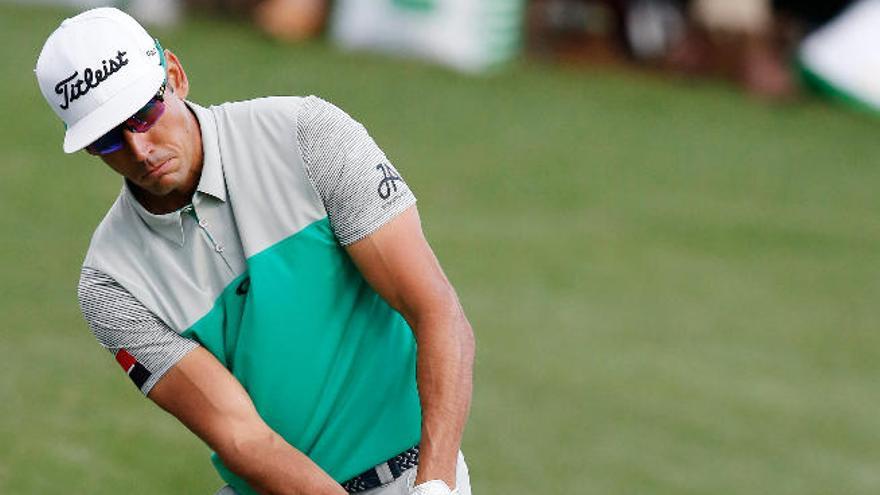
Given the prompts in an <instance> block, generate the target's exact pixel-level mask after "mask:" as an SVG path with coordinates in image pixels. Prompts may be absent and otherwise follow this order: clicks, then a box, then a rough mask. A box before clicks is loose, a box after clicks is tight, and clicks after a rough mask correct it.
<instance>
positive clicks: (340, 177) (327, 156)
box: [296, 96, 416, 246]
mask: <svg viewBox="0 0 880 495" xmlns="http://www.w3.org/2000/svg"><path fill="white" fill-rule="evenodd" d="M296 122H297V129H296V132H297V141H298V142H299V147H300V152H301V154H302V157H303V161H304V163H305V167H306V173H307V174H308V176H309V179H310V180H311V181H312V185H314V187H315V189H316V190H317V191H318V195H319V196H320V197H321V200H322V201H323V202H324V208H325V209H326V210H327V215H328V216H329V217H330V225H331V226H332V228H333V232H334V234H335V235H336V238H337V239H338V240H339V242H340V244H342V245H343V246H346V245H349V244H352V243H354V242H357V241H359V240H361V239H363V238H364V237H366V236H368V235H370V234H371V233H373V232H375V231H376V230H378V229H379V227H381V226H382V225H384V224H385V223H386V222H388V221H389V220H391V219H392V218H394V217H395V216H397V215H398V214H400V213H401V212H403V211H404V210H406V209H407V208H409V207H410V206H412V205H413V204H415V202H416V198H415V196H414V195H413V193H412V191H410V189H409V186H407V184H406V182H405V181H404V180H403V178H401V176H400V174H399V173H398V172H397V169H395V168H394V166H393V165H392V164H391V162H390V161H389V160H388V158H387V157H386V156H385V154H384V153H383V152H382V150H381V149H379V146H378V145H376V143H375V141H373V138H371V137H370V135H369V134H368V133H367V130H366V129H364V126H362V125H361V124H360V123H358V122H357V121H356V120H354V119H352V118H351V117H350V116H349V115H348V114H347V113H345V112H344V111H342V110H340V109H339V108H337V107H336V106H334V105H333V104H331V103H328V102H326V101H324V100H322V99H320V98H318V97H316V96H309V97H307V98H306V99H305V101H304V102H303V105H302V106H301V107H300V109H299V110H298V115H297V119H296Z"/></svg>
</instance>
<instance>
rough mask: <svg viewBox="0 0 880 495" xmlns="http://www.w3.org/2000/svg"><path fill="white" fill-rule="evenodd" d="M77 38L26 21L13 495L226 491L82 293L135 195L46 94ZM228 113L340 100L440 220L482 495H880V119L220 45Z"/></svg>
mask: <svg viewBox="0 0 880 495" xmlns="http://www.w3.org/2000/svg"><path fill="white" fill-rule="evenodd" d="M62 17H63V14H62V13H60V12H59V11H57V10H52V9H30V8H24V7H9V6H0V32H2V33H3V38H4V43H3V44H2V46H0V55H2V57H0V58H2V60H3V61H4V64H3V69H0V70H2V71H3V93H4V97H3V99H2V100H0V101H2V103H0V105H2V107H0V108H2V110H3V120H2V123H0V126H2V128H0V146H2V150H3V158H2V160H0V229H2V232H4V234H3V241H2V244H0V246H2V251H0V254H2V256H0V260H2V261H0V263H2V264H3V265H2V273H3V282H4V283H3V284H2V288H0V293H2V297H0V314H2V315H3V318H4V325H3V327H2V329H0V335H2V339H3V340H2V342H3V345H2V346H0V362H2V363H3V373H2V374H0V395H2V397H3V408H4V409H3V411H4V414H3V420H2V421H0V493H3V494H43V493H61V492H63V493H88V494H103V493H108V494H110V493H120V492H122V493H127V494H130V495H137V494H153V493H181V494H183V493H186V494H210V493H213V490H216V489H217V488H218V487H219V486H220V484H221V482H220V481H219V478H217V476H216V475H215V474H214V472H213V470H212V468H211V467H210V464H209V462H208V459H207V449H206V448H205V447H203V446H202V445H201V443H200V442H199V441H198V440H197V439H195V438H194V437H193V436H192V435H191V434H190V433H189V432H187V431H186V430H185V429H184V428H182V427H180V426H178V425H177V423H176V422H175V421H174V420H173V418H171V417H169V416H168V415H166V414H165V413H163V412H161V411H160V410H159V409H158V408H156V407H155V406H153V405H152V403H150V402H149V401H148V400H145V399H143V398H141V397H140V396H139V394H138V392H137V391H136V390H135V389H134V387H132V386H131V385H130V383H129V382H128V380H127V378H125V377H124V375H122V373H120V372H119V371H118V368H117V366H116V364H115V363H114V362H113V360H112V358H111V356H110V355H109V353H107V352H105V351H104V350H102V349H101V348H100V347H99V346H98V345H97V344H96V343H95V341H94V338H93V337H92V336H91V335H90V333H89V331H88V329H87V327H86V325H85V323H84V322H83V321H82V319H81V317H80V316H79V312H78V308H77V305H76V300H75V291H74V289H75V285H76V281H77V276H78V271H79V264H80V262H81V259H82V256H83V254H84V252H85V249H86V247H87V244H88V239H89V236H90V234H91V231H92V229H93V228H94V226H96V225H97V223H98V222H99V221H100V219H101V217H102V215H103V213H104V212H105V211H106V209H107V208H108V207H109V205H110V203H111V202H112V200H113V198H114V197H115V195H116V193H117V192H118V189H119V180H118V179H117V178H116V177H115V176H114V175H113V174H112V172H110V171H109V170H107V169H106V167H105V166H103V165H102V164H100V163H99V162H96V161H95V160H92V159H90V157H88V156H87V155H85V154H77V155H75V156H71V157H68V156H64V155H63V154H62V152H61V134H62V132H61V131H62V129H61V125H60V123H59V122H58V121H57V120H56V119H55V117H54V115H53V114H52V112H51V111H50V110H49V109H48V107H47V106H46V104H45V102H43V100H42V97H41V96H40V94H39V91H38V89H37V86H36V83H35V80H34V77H33V75H32V72H31V69H32V68H33V66H34V62H35V60H36V57H37V54H38V51H39V48H40V46H41V44H42V42H43V40H44V38H45V36H46V35H47V34H48V33H49V32H50V31H51V30H52V29H54V27H55V26H56V25H57V23H58V21H60V19H61V18H62ZM159 34H161V37H162V41H163V44H164V45H165V46H167V47H170V48H171V49H172V50H175V51H176V53H177V54H178V55H179V56H180V57H181V59H182V61H183V63H184V65H185V67H186V68H187V69H188V73H189V77H190V80H191V83H192V92H191V95H190V96H191V98H192V99H193V100H195V101H197V102H200V103H203V104H211V103H219V102H222V101H225V100H233V99H246V98H251V97H254V96H260V95H269V94H309V93H314V94H318V95H321V96H323V97H325V98H327V99H329V100H331V101H333V102H335V103H337V104H338V105H340V106H341V107H343V108H345V109H346V110H347V111H349V113H351V114H352V115H354V116H355V117H356V118H358V119H359V120H361V121H362V122H364V123H365V124H366V126H367V127H368V128H369V129H370V131H371V133H372V134H373V136H374V137H375V138H376V140H377V141H378V142H379V143H380V145H382V146H383V147H384V148H385V150H386V151H387V153H388V155H389V156H390V157H391V159H392V160H393V161H394V162H395V164H396V165H397V166H398V168H399V169H400V170H401V171H402V172H403V173H404V174H405V176H406V177H407V179H408V181H409V183H410V184H411V186H412V188H413V189H414V190H415V191H416V193H417V195H418V196H419V198H420V203H419V204H420V208H421V212H422V216H423V220H424V223H425V228H426V232H427V234H428V236H429V238H430V240H431V242H432V244H433V246H434V247H435V250H436V251H437V253H438V255H439V257H440V259H441V261H442V263H443V265H444V267H445V269H446V270H447V272H448V274H449V275H450V277H451V279H452V280H453V282H454V283H455V285H456V287H457V288H458V290H459V293H460V296H461V298H462V300H463V303H464V305H465V307H466V309H467V311H468V314H469V316H470V318H471V321H472V323H473V326H474V328H475V330H476V332H477V336H478V344H479V350H478V358H477V370H476V371H477V376H476V390H475V396H474V404H473V412H472V416H471V421H470V424H469V427H468V430H467V433H466V438H465V441H464V451H465V454H466V455H467V456H468V459H469V462H470V465H471V475H472V482H473V486H474V489H475V493H476V494H515V493H523V494H534V493H538V494H563V493H565V494H568V493H578V494H580V493H650V494H670V495H673V494H675V495H678V494H706V493H711V494H713V495H723V494H743V493H773V494H776V495H783V494H792V495H804V494H829V493H834V494H874V493H877V492H878V491H880V448H878V446H880V414H877V411H878V410H880V388H878V386H877V383H878V378H880V373H878V372H880V333H878V332H877V330H878V327H880V325H878V323H880V309H878V308H880V304H878V301H880V222H878V218H880V202H878V201H877V190H878V189H880V156H878V149H880V148H878V142H880V141H878V136H880V120H877V119H872V118H870V117H868V116H865V115H860V114H853V113H848V112H845V111H841V110H838V109H835V108H832V107H829V106H826V105H823V104H820V103H818V102H812V101H808V102H804V103H800V104H797V105H793V106H790V107H785V108H770V107H766V106H762V105H759V104H757V103H753V102H750V101H748V100H746V99H744V98H743V97H741V96H740V95H739V94H737V93H736V92H734V91H733V90H731V89H729V88H726V87H723V86H716V85H711V84H709V85H706V84H682V83H672V82H668V81H663V80H660V79H652V78H647V77H645V76H643V75H639V74H632V73H626V72H620V71H611V70H598V69H582V70H566V69H560V68H553V67H547V66H541V65H535V64H527V63H525V64H521V65H518V66H515V67H513V68H511V69H509V70H507V71H504V72H500V73H497V74H494V75H491V76H487V77H482V78H475V79H471V78H466V77H464V76H459V75H456V74H453V73H450V72H447V71H445V70H443V69H439V68H434V67H430V66H427V65H423V64H420V63H416V62H411V61H397V60H392V59H388V58H384V57H381V56H372V55H370V56H367V55H362V54H347V53H340V52H338V51H337V50H335V49H334V48H333V47H332V46H330V45H328V44H326V43H324V42H316V43H307V44H303V45H297V46H281V45H276V44H273V43H271V42H268V41H266V40H265V39H263V38H262V37H260V36H259V35H258V34H256V33H254V32H253V31H252V30H251V29H249V28H248V27H247V26H243V25H233V24H228V23H225V22H220V21H206V20H199V21H195V22H192V23H191V24H188V25H187V26H186V29H185V30H179V31H176V32H169V33H159Z"/></svg>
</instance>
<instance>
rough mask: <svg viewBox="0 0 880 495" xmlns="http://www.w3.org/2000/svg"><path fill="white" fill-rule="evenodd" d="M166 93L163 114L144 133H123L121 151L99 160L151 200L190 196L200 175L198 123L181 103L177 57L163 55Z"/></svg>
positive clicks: (184, 85) (183, 79) (185, 87)
mask: <svg viewBox="0 0 880 495" xmlns="http://www.w3.org/2000/svg"><path fill="white" fill-rule="evenodd" d="M166 53H167V59H168V82H167V84H168V89H167V90H166V91H165V112H164V113H163V114H162V116H161V117H160V118H159V120H158V121H156V123H155V124H154V125H153V127H151V128H150V129H149V130H147V131H146V132H142V133H136V132H131V131H129V130H125V131H123V147H122V148H121V149H119V150H118V151H114V152H113V153H109V154H106V155H102V156H101V159H102V160H103V161H104V163H106V164H107V165H109V166H110V168H112V169H113V170H115V171H116V172H117V173H119V174H120V175H122V176H123V177H125V178H126V179H128V181H129V182H130V183H131V184H133V185H134V186H136V187H137V188H139V189H141V190H142V191H144V192H146V193H147V195H149V196H153V197H159V198H156V199H160V200H161V197H166V196H169V195H171V196H186V198H185V199H186V200H188V199H189V196H191V195H192V193H193V191H194V190H195V187H196V185H197V183H198V179H199V176H200V172H201V164H202V163H201V162H202V146H201V134H200V131H199V127H198V121H197V120H196V119H195V116H194V115H193V114H192V113H191V112H190V110H189V108H187V106H186V104H185V103H184V102H183V98H185V97H186V93H187V91H188V89H189V88H188V83H187V81H186V76H185V75H184V73H183V69H182V68H181V67H180V63H179V61H178V60H177V57H175V56H174V54H173V53H171V52H170V51H169V52H166Z"/></svg>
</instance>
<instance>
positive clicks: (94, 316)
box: [79, 267, 198, 395]
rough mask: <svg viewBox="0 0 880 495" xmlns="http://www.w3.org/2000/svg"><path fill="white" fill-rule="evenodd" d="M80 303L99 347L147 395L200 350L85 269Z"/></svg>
mask: <svg viewBox="0 0 880 495" xmlns="http://www.w3.org/2000/svg"><path fill="white" fill-rule="evenodd" d="M79 304H80V309H81V310H82V313H83V316H84V317H85V319H86V321H87V322H88V324H89V327H91V329H92V332H93V333H94V334H95V337H97V339H98V342H100V343H101V345H102V346H104V348H106V349H107V350H109V351H110V352H111V353H113V354H114V355H115V356H116V361H117V362H118V363H119V364H120V365H121V366H122V369H123V370H125V372H126V373H127V374H128V376H129V378H131V380H132V381H133V382H134V383H135V385H137V386H138V388H140V390H141V392H143V394H144V395H147V394H148V393H150V390H151V389H152V388H153V386H154V385H155V384H156V383H157V382H158V381H159V379H160V378H162V376H164V375H165V373H166V372H167V371H168V370H169V369H171V368H172V367H173V366H174V365H175V364H177V362H178V361H180V360H181V359H182V358H183V356H185V355H186V354H187V353H188V352H189V351H191V350H193V349H194V348H196V347H198V343H196V342H195V341H193V340H190V339H187V338H185V337H181V336H180V335H179V334H178V333H177V332H175V331H174V330H172V329H171V328H170V327H168V326H167V325H166V324H165V323H164V322H162V321H161V320H160V319H159V318H158V317H156V315H154V314H153V313H152V312H151V311H150V310H148V309H147V308H146V307H145V306H144V305H143V304H141V303H140V301H138V300H137V299H135V298H134V296H132V295H131V293H129V292H128V291H127V290H125V288H124V287H122V286H121V285H119V284H118V283H117V282H116V281H115V280H114V279H113V278H111V277H110V276H108V275H107V274H105V273H103V272H101V271H99V270H94V269H91V268H86V267H83V269H82V272H81V274H80V280H79Z"/></svg>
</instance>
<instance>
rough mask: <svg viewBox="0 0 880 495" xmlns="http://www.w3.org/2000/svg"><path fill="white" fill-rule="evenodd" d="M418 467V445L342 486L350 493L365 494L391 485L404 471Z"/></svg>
mask: <svg viewBox="0 0 880 495" xmlns="http://www.w3.org/2000/svg"><path fill="white" fill-rule="evenodd" d="M418 465H419V446H418V445H416V446H415V447H412V448H409V449H407V450H405V451H403V452H401V453H400V454H397V455H396V456H394V457H392V458H391V459H388V460H387V461H385V462H383V463H382V464H379V465H377V466H376V467H372V468H370V469H367V470H366V471H364V472H363V473H361V474H359V475H357V476H355V477H354V478H352V479H350V480H348V481H346V482H345V483H343V484H342V488H345V491H347V492H348V493H358V492H363V491H366V490H369V489H371V488H376V487H377V486H382V485H384V484H386V483H391V482H392V481H394V480H396V479H397V478H400V475H401V474H403V472H404V471H406V470H407V469H409V468H411V467H414V466H418Z"/></svg>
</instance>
